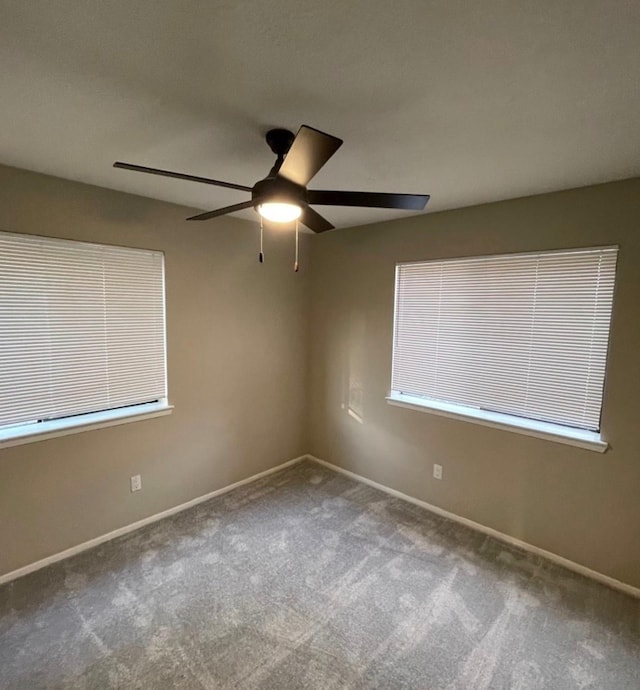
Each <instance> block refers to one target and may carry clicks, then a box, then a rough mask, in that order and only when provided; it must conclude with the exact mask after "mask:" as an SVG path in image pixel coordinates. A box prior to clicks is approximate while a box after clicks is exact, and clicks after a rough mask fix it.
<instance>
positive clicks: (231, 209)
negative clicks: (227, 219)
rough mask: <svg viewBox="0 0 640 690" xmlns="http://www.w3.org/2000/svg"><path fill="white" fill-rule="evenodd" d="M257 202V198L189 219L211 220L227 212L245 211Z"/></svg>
mask: <svg viewBox="0 0 640 690" xmlns="http://www.w3.org/2000/svg"><path fill="white" fill-rule="evenodd" d="M256 203H258V202H257V201H256V200H255V199H250V200H249V201H243V202H242V203H241V204H233V206H225V207H224V208H217V209H216V210H215V211H207V212H206V213H199V214H198V215H197V216H191V217H190V218H187V220H209V218H217V217H218V216H225V215H226V214H227V213H235V212H236V211H243V210H244V209H245V208H251V207H252V206H254V205H255V204H256Z"/></svg>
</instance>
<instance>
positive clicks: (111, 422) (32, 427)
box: [0, 401, 173, 448]
mask: <svg viewBox="0 0 640 690" xmlns="http://www.w3.org/2000/svg"><path fill="white" fill-rule="evenodd" d="M172 410H173V405H169V404H167V402H166V401H164V402H156V403H147V404H145V405H133V406H131V407H121V408H119V409H117V410H107V411H105V412H93V413H91V414H83V415H79V416H78V417H67V418H66V419H53V420H51V421H48V422H39V423H37V424H24V425H23V426H14V427H11V428H10V429H0V448H8V447H10V446H19V445H22V444H23V443H36V442H38V441H44V440H46V439H48V438H55V437H56V436H67V435H68V434H79V433H81V432H83V431H91V430H93V429H104V428H105V427H108V426H116V425H118V424H129V423H130V422H138V421H140V420H142V419H152V418H153V417H162V416H164V415H168V414H171V411H172Z"/></svg>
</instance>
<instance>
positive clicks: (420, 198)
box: [307, 189, 429, 211]
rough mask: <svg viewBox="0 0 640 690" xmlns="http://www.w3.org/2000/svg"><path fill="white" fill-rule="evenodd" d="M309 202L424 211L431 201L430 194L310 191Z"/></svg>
mask: <svg viewBox="0 0 640 690" xmlns="http://www.w3.org/2000/svg"><path fill="white" fill-rule="evenodd" d="M307 200H308V202H309V203H310V204H320V205H321V206H368V207H370V208H398V209H404V210H406V211H422V209H424V207H425V206H426V205H427V201H429V195H428V194H385V193H383V192H330V191H326V190H320V189H309V190H308V192H307Z"/></svg>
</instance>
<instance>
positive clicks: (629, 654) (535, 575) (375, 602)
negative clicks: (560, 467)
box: [0, 462, 640, 690]
mask: <svg viewBox="0 0 640 690" xmlns="http://www.w3.org/2000/svg"><path fill="white" fill-rule="evenodd" d="M0 688H2V689H3V690H8V689H10V688H24V689H28V690H35V689H36V688H100V689H103V688H149V689H153V690H161V689H163V688H195V689H198V688H221V689H222V688H240V689H244V688H247V689H249V688H265V689H266V688H269V689H274V690H284V689H289V688H292V689H297V688H300V689H302V688H305V689H320V690H331V689H333V688H358V689H365V688H385V689H388V690H403V689H408V688H416V689H418V688H419V689H421V690H426V689H435V688H442V689H445V688H446V689H461V690H480V689H482V688H491V690H497V689H500V688H505V689H507V688H508V689H509V690H515V689H518V690H524V689H525V688H527V689H529V688H552V689H553V690H560V689H564V688H598V689H599V690H603V689H604V690H608V689H611V690H625V689H626V688H629V689H633V690H638V688H640V602H639V601H638V600H635V599H632V598H630V597H628V596H625V595H623V594H621V593H618V592H616V591H614V590H611V589H608V588H607V587H604V586H602V585H599V584H596V583H595V582H592V581H590V580H588V579H585V578H582V577H580V576H577V575H574V574H573V573H571V572H569V571H567V570H564V569H562V568H560V567H557V566H555V565H553V564H551V563H549V562H547V561H545V560H542V559H539V558H537V557H534V556H531V555H528V554H525V553H523V552H520V551H518V550H517V549H514V548H511V547H508V546H505V545H504V544H502V543H500V542H498V541H496V540H494V539H491V538H488V537H485V536H483V535H481V534H478V533H476V532H473V531H471V530H468V529H466V528H464V527H461V526H459V525H457V524H455V523H452V522H450V521H448V520H445V519H443V518H440V517H437V516H435V515H432V514H431V513H429V512H427V511H425V510H423V509H421V508H419V507H417V506H414V505H412V504H408V503H405V502H403V501H401V500H398V499H395V498H392V497H390V496H388V495H386V494H383V493H380V492H378V491H376V490H374V489H371V488H369V487H367V486H364V485H362V484H359V483H356V482H354V481H352V480H350V479H347V478H346V477H344V476H342V475H339V474H336V473H334V472H331V471H329V470H327V469H325V468H323V467H321V466H319V465H316V464H314V463H311V462H304V463H301V464H298V465H295V466H294V467H291V468H288V469H286V470H283V471H282V472H279V473H277V474H274V475H271V476H270V477H266V478H264V479H262V480H259V481H257V482H255V483H253V484H249V485H246V486H244V487H242V488H239V489H236V490H235V491H233V492H231V493H228V494H225V495H223V496H220V497H218V498H215V499H212V500H211V501H208V502H207V503H203V504H201V505H199V506H197V507H195V508H193V509H191V510H189V511H186V512H183V513H181V514H179V515H177V516H174V517H172V518H168V519H166V520H164V521H162V522H159V523H156V524H154V525H151V526H149V527H147V528H145V529H143V530H140V531H138V532H135V533H133V534H130V535H127V536H126V537H122V538H120V539H117V540H114V541H112V542H110V543H108V544H105V545H103V546H101V547H98V548H96V549H94V550H92V551H87V552H85V553H83V554H81V555H79V556H76V557H74V558H72V559H69V560H67V561H64V562H61V563H58V564H56V565H53V566H50V567H49V568H46V569H44V570H41V571H39V572H37V573H34V574H32V575H28V576H26V577H24V578H22V579H20V580H17V581H14V582H13V583H9V584H7V585H5V586H3V587H1V588H0Z"/></svg>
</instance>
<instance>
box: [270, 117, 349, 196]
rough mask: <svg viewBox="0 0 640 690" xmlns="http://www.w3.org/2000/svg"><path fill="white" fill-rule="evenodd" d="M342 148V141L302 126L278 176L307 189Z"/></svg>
mask: <svg viewBox="0 0 640 690" xmlns="http://www.w3.org/2000/svg"><path fill="white" fill-rule="evenodd" d="M341 146H342V139H338V138H337V137H332V136H331V135H330V134H325V133H324V132H320V131H319V130H317V129H313V127H308V126H307V125H302V127H300V129H299V130H298V133H297V134H296V138H295V139H294V140H293V144H291V148H290V149H289V153H287V157H286V158H285V159H284V163H283V164H282V166H281V168H280V170H279V171H278V175H282V177H286V178H287V180H289V181H290V182H294V183H295V184H297V185H300V186H301V187H306V186H307V185H308V184H309V181H310V180H311V178H312V177H313V176H314V175H315V174H316V173H317V172H318V170H320V168H321V167H322V166H323V165H324V164H325V163H326V162H327V161H328V160H329V158H331V156H333V154H334V153H335V152H336V151H337V150H338V149H339V148H340V147H341Z"/></svg>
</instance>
